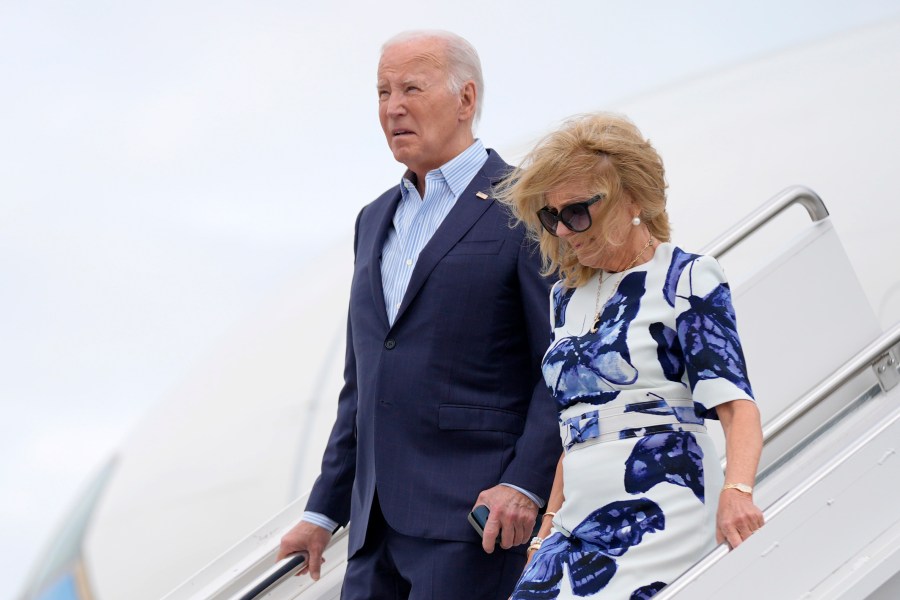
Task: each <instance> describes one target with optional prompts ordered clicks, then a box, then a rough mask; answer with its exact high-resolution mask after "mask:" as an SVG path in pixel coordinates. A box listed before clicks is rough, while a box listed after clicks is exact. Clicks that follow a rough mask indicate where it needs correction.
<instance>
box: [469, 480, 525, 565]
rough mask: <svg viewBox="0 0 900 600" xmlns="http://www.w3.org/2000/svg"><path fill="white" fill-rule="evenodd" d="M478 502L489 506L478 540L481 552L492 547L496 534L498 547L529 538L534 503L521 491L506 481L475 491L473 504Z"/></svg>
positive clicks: (504, 546)
mask: <svg viewBox="0 0 900 600" xmlns="http://www.w3.org/2000/svg"><path fill="white" fill-rule="evenodd" d="M479 504H484V505H485V506H487V507H488V508H489V509H490V510H491V514H490V516H488V520H487V523H486V524H485V526H484V536H482V540H481V547H482V548H484V551H485V552H487V553H488V554H490V553H491V552H493V551H494V546H495V545H496V541H497V535H498V534H499V535H500V547H501V548H503V549H504V550H508V549H510V548H512V547H513V546H518V545H519V544H524V543H525V542H527V541H528V540H529V539H531V532H532V530H533V529H534V519H535V518H536V517H537V512H538V507H537V505H536V504H535V503H534V502H532V501H531V500H530V499H529V498H528V497H527V496H526V495H525V494H522V493H521V492H519V491H516V490H514V489H513V488H511V487H509V486H506V485H495V486H494V487H492V488H491V489H489V490H484V491H483V492H481V493H480V494H478V500H476V501H475V506H478V505H479Z"/></svg>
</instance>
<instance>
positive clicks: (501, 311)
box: [279, 32, 561, 600]
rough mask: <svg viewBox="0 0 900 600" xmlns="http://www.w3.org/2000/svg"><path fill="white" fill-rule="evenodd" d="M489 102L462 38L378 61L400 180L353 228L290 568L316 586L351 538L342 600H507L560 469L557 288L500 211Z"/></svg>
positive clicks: (394, 47)
mask: <svg viewBox="0 0 900 600" xmlns="http://www.w3.org/2000/svg"><path fill="white" fill-rule="evenodd" d="M482 90H483V84H482V78H481V65H480V62H479V59H478V55H477V54H476V52H475V50H474V49H473V48H472V47H471V46H470V45H469V44H468V42H466V41H465V40H463V39H462V38H460V37H458V36H456V35H453V34H450V33H447V32H409V33H406V34H401V35H399V36H397V37H395V38H393V39H392V40H390V41H389V42H388V43H387V44H385V46H384V47H383V49H382V55H381V60H380V62H379V65H378V106H379V109H378V110H379V118H380V121H381V126H382V129H383V130H384V134H385V136H386V138H387V142H388V145H389V146H390V148H391V151H392V152H393V154H394V158H396V160H397V161H399V162H401V163H403V164H404V165H406V167H407V171H406V173H405V174H404V176H403V179H402V182H401V184H400V185H399V186H396V187H394V188H392V189H390V190H388V191H387V192H385V193H384V194H382V195H381V196H380V197H379V198H377V199H376V200H375V201H374V202H372V203H371V204H369V205H368V206H366V207H365V208H363V210H362V211H361V212H360V214H359V216H358V217H357V221H356V236H355V241H354V251H355V256H356V259H355V266H354V273H353V281H352V287H351V293H350V309H349V318H348V324H347V354H346V362H345V370H344V379H345V383H344V387H343V390H342V391H341V394H340V397H339V402H338V415H337V420H336V422H335V425H334V429H333V430H332V432H331V437H330V438H329V442H328V446H327V448H326V450H325V455H324V458H323V461H322V472H321V475H320V476H319V478H318V479H317V480H316V483H315V485H314V487H313V489H312V492H311V493H310V497H309V501H308V503H307V506H306V511H307V512H306V513H305V514H304V516H303V519H302V520H301V522H300V523H299V524H298V525H297V526H295V527H294V528H293V529H292V530H291V531H290V532H289V533H288V534H286V535H285V536H284V538H282V542H281V549H280V553H279V558H281V557H283V556H286V555H288V554H290V553H293V552H298V551H307V552H309V572H310V575H311V576H312V578H313V579H318V578H319V574H320V569H321V564H322V559H321V555H322V550H323V549H324V547H325V546H326V544H327V543H328V541H329V540H330V539H331V534H332V532H333V530H334V529H336V528H337V527H338V526H339V525H346V524H347V523H348V521H352V527H351V528H350V536H349V558H348V563H347V574H346V576H345V579H344V587H343V590H342V598H343V599H344V600H356V599H362V598H415V599H425V598H435V599H437V598H441V599H447V600H459V599H461V598H465V599H466V600H470V599H477V598H485V599H488V598H490V599H497V598H506V597H507V596H508V595H509V593H510V592H511V591H512V588H513V585H514V584H515V581H516V579H517V578H518V576H519V575H520V573H521V570H522V567H523V565H524V554H525V552H524V547H523V546H522V544H524V543H525V542H526V541H528V540H529V538H530V536H531V531H532V527H533V525H534V522H535V518H536V516H537V513H538V510H539V508H540V507H541V506H542V505H543V503H544V500H545V499H546V498H547V497H548V495H549V492H550V486H551V483H552V479H553V473H554V468H555V465H556V462H557V460H558V458H559V456H560V453H561V447H560V441H559V434H558V428H557V423H556V412H555V408H554V406H553V402H552V400H551V399H550V396H549V394H548V392H547V389H546V386H545V385H544V383H543V381H542V380H541V377H540V362H541V358H542V356H543V353H544V351H545V349H546V347H547V343H548V339H549V315H548V312H549V309H548V306H549V303H548V294H549V284H550V282H549V281H548V280H547V279H545V278H543V277H541V276H540V274H539V270H540V258H539V254H538V252H537V251H536V247H535V246H534V245H533V243H532V242H530V241H529V240H527V239H526V238H525V232H524V230H523V229H522V227H511V220H510V216H509V214H508V213H507V212H506V210H505V208H504V207H503V206H502V205H501V204H499V203H497V202H494V200H493V199H492V198H491V196H490V194H491V187H492V185H493V184H494V183H496V182H497V181H498V180H499V179H501V178H502V177H503V176H504V175H506V174H507V173H508V172H509V166H508V165H507V164H506V163H504V162H503V160H502V159H501V158H500V157H499V156H498V155H497V154H496V152H494V151H492V150H488V149H485V148H484V146H482V144H481V141H480V140H478V139H476V138H475V137H474V135H473V132H472V128H473V124H474V123H475V121H476V120H477V118H478V113H479V112H480V106H481V97H482V93H483V92H482ZM479 504H484V505H487V506H488V507H489V508H490V511H491V513H490V518H489V520H488V523H487V527H486V528H485V535H484V539H483V541H482V540H479V538H478V536H477V534H476V533H475V531H474V530H473V529H472V527H471V526H470V525H469V524H468V522H467V518H466V517H467V514H468V513H469V511H470V510H471V509H472V508H473V507H474V506H476V505H479ZM498 535H499V540H498ZM495 540H498V543H499V546H500V547H501V548H502V549H501V550H498V551H496V552H495V551H494V550H495Z"/></svg>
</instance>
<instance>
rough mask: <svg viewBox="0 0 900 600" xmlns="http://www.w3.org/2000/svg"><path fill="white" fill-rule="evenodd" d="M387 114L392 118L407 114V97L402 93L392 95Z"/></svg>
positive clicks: (389, 99) (388, 102)
mask: <svg viewBox="0 0 900 600" xmlns="http://www.w3.org/2000/svg"><path fill="white" fill-rule="evenodd" d="M387 113H388V114H389V115H391V116H396V115H402V114H405V113H406V97H405V95H404V94H402V93H395V94H391V95H390V96H389V97H388V101H387Z"/></svg>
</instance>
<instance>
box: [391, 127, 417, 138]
mask: <svg viewBox="0 0 900 600" xmlns="http://www.w3.org/2000/svg"><path fill="white" fill-rule="evenodd" d="M412 134H413V132H412V131H410V130H409V129H393V130H391V135H393V136H394V137H397V136H401V135H412Z"/></svg>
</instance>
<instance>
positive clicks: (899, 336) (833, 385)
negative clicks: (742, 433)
mask: <svg viewBox="0 0 900 600" xmlns="http://www.w3.org/2000/svg"><path fill="white" fill-rule="evenodd" d="M898 343H900V324H897V325H895V326H894V327H893V328H892V329H891V330H890V331H888V332H887V333H885V334H882V335H881V337H879V338H878V339H876V340H875V341H874V342H872V343H871V344H869V345H868V346H866V347H865V348H863V349H862V350H861V351H860V352H859V354H857V355H856V356H855V357H853V358H851V359H850V360H849V361H847V362H846V363H844V365H843V366H842V367H840V368H839V369H838V370H837V371H835V372H834V373H832V374H831V375H830V376H829V377H828V378H826V379H825V380H824V381H822V383H820V384H819V385H817V386H816V387H815V388H813V389H812V391H810V392H809V393H808V394H806V396H804V397H803V398H801V399H800V400H798V401H797V402H795V403H794V404H793V405H791V407H790V408H788V409H787V410H785V411H784V412H782V413H781V414H779V415H778V416H777V417H775V418H774V419H772V420H771V421H769V423H768V424H767V425H766V426H765V427H763V442H767V441H769V440H770V439H772V438H775V437H776V436H778V434H780V433H781V432H782V431H784V430H785V429H786V428H787V426H788V425H790V424H791V423H793V422H794V421H795V420H797V419H799V418H800V417H802V416H803V415H805V414H806V413H807V412H809V411H810V410H811V409H813V408H815V407H816V405H818V404H819V403H820V402H822V400H824V399H825V398H827V397H828V396H830V395H831V394H832V393H833V392H834V391H835V390H837V389H838V388H839V387H841V386H842V385H844V384H845V383H846V382H847V381H849V380H850V379H851V378H852V377H855V376H856V375H858V374H859V373H861V372H862V371H863V370H864V369H865V368H866V367H871V366H873V363H874V362H875V361H876V360H877V359H878V358H879V357H880V356H882V355H883V354H884V353H885V352H887V351H888V350H890V349H891V348H892V347H893V346H895V345H896V344H898Z"/></svg>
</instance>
